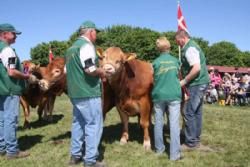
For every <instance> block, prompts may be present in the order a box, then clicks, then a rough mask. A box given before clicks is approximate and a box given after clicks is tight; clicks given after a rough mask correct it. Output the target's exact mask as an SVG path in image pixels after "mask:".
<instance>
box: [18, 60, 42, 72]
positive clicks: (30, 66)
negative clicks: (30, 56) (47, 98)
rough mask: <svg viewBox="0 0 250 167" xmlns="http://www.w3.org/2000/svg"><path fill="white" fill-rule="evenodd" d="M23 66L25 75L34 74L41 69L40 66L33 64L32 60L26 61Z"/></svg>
mask: <svg viewBox="0 0 250 167" xmlns="http://www.w3.org/2000/svg"><path fill="white" fill-rule="evenodd" d="M22 65H23V72H24V73H26V74H27V73H30V74H31V73H34V72H36V71H37V70H38V69H39V67H40V65H39V64H38V65H36V64H35V63H32V62H31V61H30V60H24V61H23V62H22Z"/></svg>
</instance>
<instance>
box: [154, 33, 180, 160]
mask: <svg viewBox="0 0 250 167" xmlns="http://www.w3.org/2000/svg"><path fill="white" fill-rule="evenodd" d="M156 46H157V49H158V50H159V51H160V52H161V54H160V56H159V57H157V58H156V59H155V60H154V61H153V63H152V64H153V68H154V86H153V90H152V99H153V102H154V106H153V109H154V114H155V125H154V139H155V149H156V153H158V154H161V153H163V152H165V145H164V140H163V125H164V113H165V112H166V111H168V114H169V122H170V160H174V161H175V160H179V159H180V158H181V152H180V127H179V117H180V103H181V86H180V81H179V78H178V73H179V61H178V60H177V59H176V58H175V57H173V56H172V55H170V54H169V51H170V43H169V41H168V40H167V39H166V37H160V38H159V39H157V41H156Z"/></svg>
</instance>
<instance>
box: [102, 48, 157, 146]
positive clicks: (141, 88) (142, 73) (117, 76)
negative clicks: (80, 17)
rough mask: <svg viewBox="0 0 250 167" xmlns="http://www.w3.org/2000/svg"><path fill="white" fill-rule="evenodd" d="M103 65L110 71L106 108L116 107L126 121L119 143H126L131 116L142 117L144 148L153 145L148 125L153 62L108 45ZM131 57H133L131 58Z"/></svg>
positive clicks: (104, 98) (140, 118) (105, 88)
mask: <svg viewBox="0 0 250 167" xmlns="http://www.w3.org/2000/svg"><path fill="white" fill-rule="evenodd" d="M100 57H101V60H100V66H101V67H102V68H103V69H105V71H106V72H107V73H108V77H107V80H108V81H107V82H106V83H103V86H104V89H103V90H104V94H103V96H104V97H103V105H104V106H103V110H104V113H106V112H108V111H109V110H110V108H112V106H113V105H115V106H116V107H117V110H118V112H119V114H120V117H121V121H122V123H123V133H122V137H121V139H120V142H121V143H122V144H123V143H127V141H128V139H129V134H128V120H129V116H136V115H137V116H139V121H140V125H141V126H142V128H143V130H144V141H143V147H144V148H145V149H150V148H151V143H150V137H149V125H150V120H151V119H150V117H151V109H152V102H151V100H150V92H151V89H152V84H153V68H152V66H151V64H150V63H147V62H144V61H140V60H137V59H134V57H135V54H126V53H123V51H122V50H121V49H120V48H118V47H111V48H108V49H107V50H106V51H105V52H103V53H102V54H101V56H100ZM131 57H132V59H130V58H131Z"/></svg>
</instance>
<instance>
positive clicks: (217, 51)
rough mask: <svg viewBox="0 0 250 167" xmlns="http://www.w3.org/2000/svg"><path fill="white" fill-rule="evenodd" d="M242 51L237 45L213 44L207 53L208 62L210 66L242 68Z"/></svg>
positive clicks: (224, 42) (223, 42) (227, 43)
mask: <svg viewBox="0 0 250 167" xmlns="http://www.w3.org/2000/svg"><path fill="white" fill-rule="evenodd" d="M240 53H241V52H240V50H239V49H238V48H237V47H236V46H235V44H233V43H230V42H226V41H222V42H219V43H215V44H213V45H212V46H211V47H210V48H209V49H208V51H207V60H208V61H207V62H208V64H210V65H220V66H242V65H243V61H242V60H241V59H240V56H239V55H240Z"/></svg>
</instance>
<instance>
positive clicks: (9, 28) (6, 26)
mask: <svg viewBox="0 0 250 167" xmlns="http://www.w3.org/2000/svg"><path fill="white" fill-rule="evenodd" d="M0 31H7V32H14V33H16V34H17V35H19V34H21V33H22V32H20V31H17V30H16V29H15V27H14V26H13V25H11V24H9V23H4V24H0Z"/></svg>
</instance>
